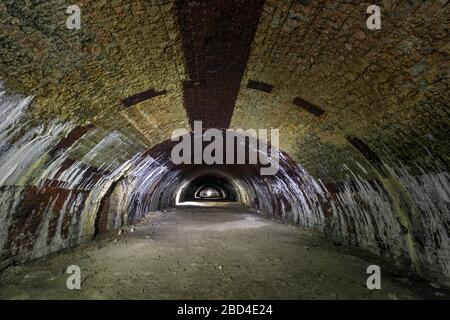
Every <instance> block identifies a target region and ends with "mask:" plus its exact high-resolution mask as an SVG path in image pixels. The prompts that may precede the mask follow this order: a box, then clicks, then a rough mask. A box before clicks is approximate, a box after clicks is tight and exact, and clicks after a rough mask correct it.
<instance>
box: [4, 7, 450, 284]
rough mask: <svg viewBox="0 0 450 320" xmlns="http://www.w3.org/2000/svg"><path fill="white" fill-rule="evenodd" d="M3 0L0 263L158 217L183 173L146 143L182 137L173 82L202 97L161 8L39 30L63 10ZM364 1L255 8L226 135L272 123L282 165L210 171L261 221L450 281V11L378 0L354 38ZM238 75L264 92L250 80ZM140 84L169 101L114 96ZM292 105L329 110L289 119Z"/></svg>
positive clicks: (105, 13) (95, 13)
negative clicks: (294, 226) (265, 172)
mask: <svg viewBox="0 0 450 320" xmlns="http://www.w3.org/2000/svg"><path fill="white" fill-rule="evenodd" d="M17 3H19V2H18V1H15V0H14V1H9V0H8V1H6V2H5V4H4V5H3V6H2V7H1V8H0V10H2V11H1V13H2V15H3V16H2V17H4V18H5V19H2V23H4V24H6V25H7V26H9V27H8V28H5V29H4V30H8V37H7V38H8V41H4V42H2V48H1V50H2V51H1V52H2V54H1V55H0V59H1V60H0V62H1V70H0V72H1V73H0V78H1V79H2V80H4V81H5V84H4V85H2V86H1V89H0V92H1V93H0V105H1V109H0V120H1V121H0V151H1V152H0V213H1V214H0V261H1V262H0V267H2V266H5V265H8V264H10V263H13V262H16V261H26V260H29V259H32V258H37V257H41V256H44V255H46V254H48V253H50V252H54V251H57V250H59V249H62V248H66V247H70V246H74V245H77V244H79V243H82V242H83V241H87V240H90V239H92V237H93V236H94V234H96V233H101V232H106V231H108V230H112V229H115V228H120V227H122V226H123V225H126V224H128V223H135V222H136V221H139V219H140V218H142V217H143V216H144V215H145V214H147V213H149V212H152V211H158V210H165V209H169V208H172V207H173V206H174V205H175V202H174V194H175V193H176V191H175V190H176V187H175V186H177V185H178V184H179V183H180V182H181V181H184V180H183V179H184V178H185V175H186V174H187V173H188V172H189V170H188V169H189V168H181V167H179V168H176V167H174V166H173V165H172V164H171V163H170V162H169V157H168V153H167V151H165V150H164V148H163V149H160V148H157V147H155V145H158V144H160V143H163V141H165V140H166V139H168V138H169V136H170V133H171V132H172V130H173V129H175V128H179V127H184V128H188V127H189V123H190V122H191V121H190V120H192V119H188V116H187V115H186V112H185V110H184V109H183V100H184V99H185V98H186V97H185V96H184V95H183V94H184V91H183V87H185V86H187V87H188V89H187V90H192V92H191V94H192V95H188V96H187V97H195V94H196V92H197V91H196V90H197V89H195V88H194V87H195V85H198V86H200V89H201V90H200V89H199V91H200V93H199V94H200V95H201V94H205V92H206V93H207V92H208V90H207V89H208V88H203V87H202V83H201V81H199V83H198V84H197V83H195V85H194V83H191V82H189V80H190V79H189V76H188V75H187V73H188V72H187V71H189V70H187V69H189V68H187V67H186V66H185V64H186V63H185V61H184V60H185V58H183V53H182V47H183V45H182V41H181V39H180V38H181V37H182V35H181V33H180V32H179V31H178V30H177V29H178V27H177V23H176V17H175V16H176V15H175V14H173V12H172V11H173V10H174V8H173V7H174V6H175V5H174V3H173V2H171V1H168V2H165V3H164V4H161V5H160V4H156V5H151V4H150V3H149V2H142V1H136V2H134V4H132V5H129V4H126V3H125V1H124V2H121V1H118V2H117V3H116V4H111V3H109V2H107V3H103V4H96V5H95V8H92V10H88V13H87V17H86V20H85V25H86V28H84V29H82V30H81V31H80V33H78V34H76V35H74V34H69V33H67V32H66V30H60V29H57V30H54V31H52V30H49V29H48V28H47V27H45V26H48V25H59V24H60V21H65V19H66V18H67V17H66V16H65V13H64V12H65V11H64V10H56V13H57V14H53V11H52V10H49V8H48V7H45V6H39V5H32V6H31V7H29V6H25V5H24V6H22V7H21V6H18V5H17ZM53 3H54V4H55V7H58V6H61V8H62V9H65V8H63V6H62V4H60V3H59V2H58V1H53ZM364 6H365V3H363V2H361V3H358V4H356V5H354V4H352V3H349V2H347V1H342V2H338V1H330V2H327V1H306V2H305V1H304V2H299V1H292V3H290V5H289V6H283V5H281V4H280V2H277V1H266V3H265V5H264V6H263V8H262V12H261V17H260V20H259V24H258V26H257V28H256V31H255V32H256V34H255V39H254V41H253V44H252V47H251V48H250V49H249V50H250V52H249V57H248V62H247V66H246V69H245V72H244V74H243V76H242V79H241V80H240V81H241V87H240V88H239V93H238V96H237V100H236V106H235V109H234V113H233V114H232V116H231V115H227V117H231V127H243V128H249V127H252V128H260V127H263V128H280V130H281V132H280V135H281V137H282V139H281V149H282V150H284V151H286V152H287V153H289V156H290V157H289V156H288V155H287V154H282V159H281V166H280V167H281V170H280V171H279V172H278V173H277V174H276V175H275V176H269V177H261V176H259V175H258V174H255V173H256V171H257V168H252V167H248V168H246V170H244V171H241V172H239V173H238V174H237V173H236V172H229V171H226V170H229V169H223V170H225V173H227V174H230V175H232V176H233V179H235V180H236V181H238V183H239V185H241V186H243V189H245V190H246V194H247V196H246V197H247V198H246V203H247V204H248V205H251V206H253V207H255V208H256V209H257V210H260V212H261V213H263V214H273V215H275V216H278V217H281V218H284V219H286V220H289V221H292V222H295V223H298V224H299V225H302V226H305V227H313V228H317V229H319V230H322V231H323V232H325V233H326V234H327V235H328V236H329V237H330V238H332V239H334V240H335V241H338V242H341V243H343V244H347V245H352V246H358V247H362V248H367V249H369V250H371V251H372V252H374V253H377V254H379V255H383V256H386V257H389V258H390V259H391V260H393V261H395V262H397V263H399V264H402V265H405V266H407V267H409V268H410V269H412V270H413V271H414V272H416V273H417V274H419V275H422V276H424V277H427V278H432V279H437V280H438V281H440V282H441V283H446V284H449V281H450V280H449V279H450V217H449V211H450V210H449V209H450V191H449V190H450V176H449V173H448V163H449V154H448V139H447V137H448V124H449V115H448V112H447V111H446V110H447V109H446V108H447V107H448V101H449V92H450V90H448V87H449V80H448V79H449V78H448V54H449V47H448V32H446V31H448V30H446V29H445V28H446V27H445V26H448V21H449V20H448V19H449V11H448V10H449V8H450V6H448V5H447V6H443V5H442V2H440V1H426V2H423V3H413V2H407V3H405V2H397V3H396V5H392V6H390V5H389V4H386V5H383V10H384V12H386V17H387V21H386V27H387V29H386V30H385V31H384V32H385V33H384V34H383V37H381V36H380V34H376V33H375V34H369V33H367V32H361V30H360V29H361V28H360V25H359V24H360V12H364V10H365V7H364ZM58 8H59V7H58ZM118 8H120V9H121V10H115V9H118ZM32 9H33V10H32ZM181 9H183V8H181ZM186 10H187V9H186ZM336 11H339V13H340V14H337V15H335V14H331V12H336ZM12 12H15V14H12ZM49 12H50V13H49ZM178 12H181V13H182V11H178ZM258 12H259V11H258ZM116 16H119V17H120V18H121V19H122V22H123V24H122V25H120V24H114V23H113V22H112V20H114V19H111V17H116ZM149 17H150V18H149ZM429 17H433V19H430V18H429ZM41 18H42V19H41ZM394 19H395V21H394ZM30 21H34V22H35V23H34V24H33V23H30ZM244 21H245V19H244ZM313 22H314V23H316V24H317V27H316V26H315V24H313ZM252 23H253V22H252ZM218 25H219V24H218ZM252 25H253V24H252ZM336 25H339V26H342V28H335V26H336ZM37 26H38V27H37ZM39 26H41V27H39ZM92 26H96V27H92ZM308 26H311V27H308ZM228 27H229V28H231V29H232V27H233V26H228ZM137 29H139V30H145V31H148V32H142V33H136V32H135V30H137ZM324 30H325V31H324ZM52 32H53V33H52ZM54 33H58V34H57V35H55V34H54ZM29 34H32V37H31V40H32V41H31V40H29V41H25V40H24V39H29V38H30V37H29V36H28V35H29ZM277 39H278V40H277ZM247 40H248V39H247ZM289 41H291V42H289ZM110 43H114V44H115V45H114V46H110V45H109V44H110ZM156 44H157V45H156ZM213 44H214V43H213ZM233 48H236V47H233ZM34 52H43V54H41V55H35V54H33V53H34ZM49 52H53V54H48V53H49ZM205 52H209V51H208V50H206V49H205ZM205 52H200V53H199V56H202V54H203V57H204V56H205V54H204V53H205ZM293 52H295V53H296V54H295V55H292V54H291V53H293ZM194 54H195V53H194ZM343 57H346V59H344V60H345V61H343V60H342V58H343ZM361 57H363V58H361ZM190 58H192V57H190ZM212 58H214V57H212ZM216 58H217V57H216ZM191 60H192V59H191ZM240 60H242V61H243V60H244V59H240ZM346 61H347V62H346ZM42 66H44V67H42ZM61 66H64V68H62V67H61ZM238 67H239V68H241V66H238ZM41 68H43V69H42V72H36V70H41ZM239 68H238V69H239ZM143 70H151V72H145V71H143ZM239 70H241V69H239ZM237 78H239V77H236V75H235V74H233V81H235V80H236V79H237ZM250 79H259V80H261V81H265V82H268V83H271V84H272V85H273V87H274V90H273V92H272V93H270V94H269V93H266V92H261V91H257V90H251V89H249V88H247V86H246V85H247V83H248V80H250ZM238 80H239V79H238ZM189 84H192V86H188V85H189ZM149 87H150V88H155V89H156V90H157V91H158V92H159V91H163V90H166V91H167V93H166V94H163V95H160V96H158V97H156V98H155V99H151V100H148V101H146V102H143V103H141V104H138V105H136V106H133V107H129V108H126V109H124V108H123V105H122V104H120V103H119V102H120V101H122V100H123V99H125V98H126V97H129V96H132V95H133V94H135V93H137V92H142V91H144V90H148V88H149ZM6 88H8V91H6ZM233 88H235V89H236V88H237V87H236V86H235V85H234V84H233ZM14 92H20V95H18V94H17V95H16V94H14ZM215 94H217V92H216V93H215ZM28 95H31V96H28ZM297 96H301V97H303V98H304V99H305V100H309V101H311V102H314V103H316V104H318V105H321V106H322V107H323V109H324V110H325V113H324V114H323V115H321V116H320V117H315V116H314V115H311V114H308V113H307V112H305V111H304V110H299V109H298V108H297V107H296V106H295V105H294V104H292V100H293V99H294V98H295V97H297ZM194 100H195V99H194ZM191 102H192V101H191ZM191 102H190V103H191ZM190 106H191V105H190ZM280 106H283V108H284V109H282V112H280ZM191 107H192V106H191ZM191 111H192V110H191ZM197 111H198V110H197ZM191 113H192V112H191ZM149 149H150V151H149Z"/></svg>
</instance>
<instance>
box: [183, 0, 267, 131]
mask: <svg viewBox="0 0 450 320" xmlns="http://www.w3.org/2000/svg"><path fill="white" fill-rule="evenodd" d="M263 2H264V1H263V0H253V1H242V0H213V1H185V0H184V1H178V2H177V3H176V15H177V21H178V25H179V28H180V31H181V37H182V40H183V49H184V55H185V61H186V68H187V72H188V75H189V81H186V82H185V83H184V85H183V88H184V104H185V108H186V111H187V114H188V117H189V122H190V123H191V125H192V124H193V122H194V121H196V120H202V121H203V126H204V127H205V128H228V126H229V124H230V120H231V116H232V114H233V109H234V105H235V102H236V97H237V95H238V91H239V84H240V82H241V78H242V75H243V73H244V69H245V65H246V63H247V59H248V54H249V51H250V45H251V43H252V40H253V38H254V33H255V30H256V27H257V25H258V21H259V16H260V13H261V9H262V5H263ZM230 17H232V18H230Z"/></svg>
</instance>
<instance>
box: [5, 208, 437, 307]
mask: <svg viewBox="0 0 450 320" xmlns="http://www.w3.org/2000/svg"><path fill="white" fill-rule="evenodd" d="M363 257H365V258H363ZM367 257H369V255H361V254H355V252H353V251H350V250H348V249H344V248H342V247H335V246H333V245H332V244H329V243H328V242H326V241H325V240H324V239H322V237H321V236H320V235H318V234H316V233H313V232H310V231H305V230H303V229H300V228H298V227H295V226H292V225H286V224H281V223H278V222H275V221H272V220H269V219H264V218H261V217H259V216H257V215H255V214H253V213H252V212H251V211H248V210H246V211H243V210H237V209H220V210H219V209H214V210H212V209H206V208H202V209H200V208H188V209H183V210H177V211H174V212H168V213H157V214H154V215H152V216H150V217H148V218H146V219H145V221H144V223H142V224H141V225H139V226H137V228H136V230H135V231H134V232H123V233H122V234H121V235H120V236H117V237H113V238H112V239H111V238H108V239H104V240H101V241H95V242H92V243H90V244H87V245H84V246H81V247H78V248H76V249H74V250H65V251H63V252H60V253H58V254H54V255H51V256H49V257H47V258H45V259H40V260H37V261H34V262H31V263H28V264H26V265H24V266H15V267H11V268H9V269H6V270H5V271H3V273H1V274H0V298H2V299H5V298H6V299H54V298H55V299H85V298H89V299H414V298H415V299H417V298H424V297H426V296H427V295H430V297H434V294H435V290H431V291H430V289H429V288H428V287H429V286H428V285H425V284H419V283H417V282H415V281H414V280H410V279H408V278H405V277H402V276H400V275H399V274H396V275H395V276H394V275H392V274H390V272H387V271H386V270H388V269H387V267H384V266H383V265H382V266H381V268H382V269H381V270H382V281H381V285H382V289H381V290H368V289H367V288H366V279H367V277H368V275H367V274H366V268H367V266H369V265H370V264H374V263H380V262H379V261H376V260H371V259H372V258H367ZM69 265H78V266H80V268H81V275H82V286H81V290H68V289H67V287H66V279H67V277H68V276H69V275H68V274H66V273H65V271H66V269H67V267H68V266H69ZM389 270H390V269H389Z"/></svg>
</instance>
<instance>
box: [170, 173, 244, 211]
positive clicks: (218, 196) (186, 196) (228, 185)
mask: <svg viewBox="0 0 450 320" xmlns="http://www.w3.org/2000/svg"><path fill="white" fill-rule="evenodd" d="M177 198H178V199H177V204H180V203H186V202H210V201H220V202H240V198H241V197H240V196H239V195H238V191H237V190H236V187H235V185H234V184H233V182H232V181H231V180H230V179H228V178H226V177H224V176H222V175H219V174H217V173H207V174H202V175H199V176H197V177H194V178H192V179H190V180H188V181H187V182H186V183H185V184H184V186H183V187H181V189H180V190H179V194H178V197H177Z"/></svg>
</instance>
